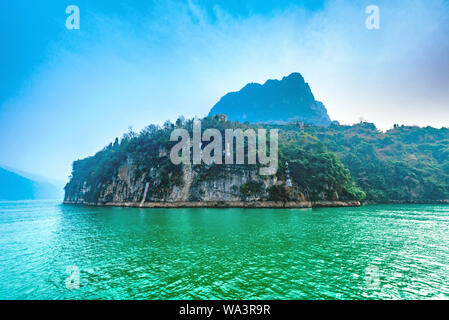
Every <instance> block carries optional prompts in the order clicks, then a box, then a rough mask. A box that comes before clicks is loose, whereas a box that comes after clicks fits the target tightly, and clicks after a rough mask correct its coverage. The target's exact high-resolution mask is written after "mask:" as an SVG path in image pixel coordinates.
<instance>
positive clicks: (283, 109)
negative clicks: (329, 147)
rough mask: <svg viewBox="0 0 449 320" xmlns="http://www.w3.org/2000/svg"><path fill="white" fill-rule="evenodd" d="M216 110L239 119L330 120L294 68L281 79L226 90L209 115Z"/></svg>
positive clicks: (279, 120) (271, 120)
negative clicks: (228, 91)
mask: <svg viewBox="0 0 449 320" xmlns="http://www.w3.org/2000/svg"><path fill="white" fill-rule="evenodd" d="M216 114H226V115H227V116H228V119H229V120H231V121H239V122H245V121H248V122H253V123H255V122H264V123H279V124H282V123H288V122H293V121H302V122H304V123H310V124H315V125H322V126H328V125H329V124H330V123H331V120H330V118H329V116H328V114H327V110H326V108H325V107H324V105H323V104H322V103H321V102H319V101H316V100H315V97H314V96H313V94H312V91H311V90H310V87H309V84H308V83H307V82H305V80H304V78H303V76H302V75H301V74H300V73H297V72H294V73H292V74H290V75H288V76H286V77H283V78H282V79H281V80H267V81H266V82H265V83H264V84H263V85H262V84H259V83H249V84H247V85H246V86H244V87H243V88H242V89H241V90H240V91H238V92H230V93H228V94H226V95H225V96H223V97H222V98H221V99H220V101H218V103H217V104H216V105H215V106H213V108H212V109H211V111H210V112H209V115H211V116H213V115H216Z"/></svg>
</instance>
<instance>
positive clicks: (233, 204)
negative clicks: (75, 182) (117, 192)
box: [63, 201, 361, 208]
mask: <svg viewBox="0 0 449 320" xmlns="http://www.w3.org/2000/svg"><path fill="white" fill-rule="evenodd" d="M63 203H64V204H74V205H87V206H104V207H133V208H322V207H359V206H360V205H361V203H360V202H359V201H287V202H283V201H198V202H188V201H176V202H145V203H143V204H141V203H139V202H105V203H92V202H84V201H64V202H63Z"/></svg>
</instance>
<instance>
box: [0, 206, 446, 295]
mask: <svg viewBox="0 0 449 320" xmlns="http://www.w3.org/2000/svg"><path fill="white" fill-rule="evenodd" d="M73 270H79V275H80V277H79V279H80V286H79V289H76V288H73V286H70V283H69V286H67V281H66V279H67V277H68V276H69V275H70V274H71V275H72V276H74V275H76V271H75V272H74V271H73ZM366 298H382V299H440V298H449V206H444V205H371V206H364V207H361V208H322V209H313V210H312V209H285V210H284V209H136V208H96V207H78V206H69V205H61V204H60V203H58V202H55V201H20V202H0V299H366Z"/></svg>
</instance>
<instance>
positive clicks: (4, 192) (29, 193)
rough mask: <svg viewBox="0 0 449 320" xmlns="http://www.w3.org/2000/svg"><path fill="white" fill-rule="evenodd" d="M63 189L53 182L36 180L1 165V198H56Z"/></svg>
mask: <svg viewBox="0 0 449 320" xmlns="http://www.w3.org/2000/svg"><path fill="white" fill-rule="evenodd" d="M60 196H61V191H59V189H58V188H57V187H56V186H54V185H53V184H51V183H48V182H42V181H34V180H31V179H29V178H27V177H24V176H22V175H19V174H17V173H15V172H12V171H10V170H6V169H5V168H2V167H0V200H33V199H56V198H59V197H60Z"/></svg>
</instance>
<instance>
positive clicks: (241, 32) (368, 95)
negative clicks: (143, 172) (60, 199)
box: [0, 0, 449, 180]
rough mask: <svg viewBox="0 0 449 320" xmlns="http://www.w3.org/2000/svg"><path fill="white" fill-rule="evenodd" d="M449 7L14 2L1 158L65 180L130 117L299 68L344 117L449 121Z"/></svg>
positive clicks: (0, 59)
mask: <svg viewBox="0 0 449 320" xmlns="http://www.w3.org/2000/svg"><path fill="white" fill-rule="evenodd" d="M71 4H75V5H77V6H78V7H79V8H80V15H81V29H80V30H67V29H66V28H65V20H66V17H67V15H66V13H65V8H66V7H67V6H68V5H71ZM369 4H375V5H377V6H378V7H379V8H380V18H381V20H380V21H381V23H380V29H379V30H368V29H366V28H365V19H366V17H367V15H366V13H365V8H366V6H367V5H369ZM448 16H449V5H448V1H443V0H426V1H424V0H416V1H405V0H404V1H377V0H375V1H324V0H323V1H299V0H298V1H279V0H277V1H261V0H257V1H256V0H251V1H237V0H223V1H195V0H191V1H120V2H119V1H106V0H71V1H62V0H58V1H56V0H53V1H51V0H45V1H42V0H41V1H25V0H18V1H8V2H6V1H2V2H1V3H0V24H1V25H0V37H1V38H0V39H1V41H2V50H1V51H0V67H1V70H2V72H1V73H0V84H1V85H0V140H1V141H2V146H1V147H2V148H1V151H0V152H1V153H0V164H4V165H8V166H10V167H15V168H18V169H21V170H24V171H29V172H32V173H36V174H39V175H42V176H47V177H50V178H55V179H60V180H66V179H67V176H68V175H69V174H70V170H71V163H72V161H73V160H76V159H78V158H83V157H86V156H89V155H92V154H94V153H95V152H96V151H98V150H99V149H101V148H102V147H103V146H104V145H106V144H108V143H109V142H110V141H113V140H114V138H115V137H116V136H121V135H122V134H123V133H124V132H126V131H127V128H128V127H129V126H132V127H133V128H134V129H135V130H140V129H142V128H143V127H144V126H146V125H148V124H150V123H162V122H163V121H165V120H167V119H170V120H175V119H176V118H177V116H179V115H184V116H185V117H193V116H195V115H198V116H203V115H206V114H207V113H208V111H209V109H210V108H211V107H212V106H213V104H215V103H216V102H217V101H218V100H219V98H220V97H221V96H223V95H224V94H226V93H227V92H229V91H235V90H239V89H240V88H241V87H242V86H244V85H245V84H246V83H248V82H264V81H265V80H267V79H270V78H278V79H279V78H281V77H283V76H285V75H288V74H290V73H291V72H300V73H301V74H302V75H303V76H304V78H305V79H306V81H308V82H309V84H310V86H311V88H312V91H313V93H314V94H315V97H316V98H317V99H318V100H320V101H322V102H323V103H324V104H325V106H326V108H327V109H328V111H329V114H330V116H331V118H332V119H333V120H338V121H340V122H342V123H348V124H350V123H354V122H357V121H359V120H360V119H364V120H367V121H371V122H374V123H376V125H378V127H380V128H381V129H384V130H385V129H388V128H390V127H392V126H393V124H394V123H400V124H410V125H421V126H425V125H432V126H436V127H441V126H449V123H448V122H449V121H448V120H449V106H448V101H449V79H448V78H449V77H448V74H449V61H448V60H449V59H448V56H449V41H448V40H449V23H448Z"/></svg>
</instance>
